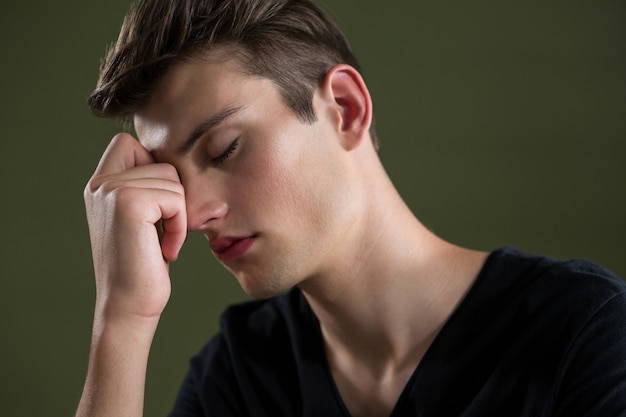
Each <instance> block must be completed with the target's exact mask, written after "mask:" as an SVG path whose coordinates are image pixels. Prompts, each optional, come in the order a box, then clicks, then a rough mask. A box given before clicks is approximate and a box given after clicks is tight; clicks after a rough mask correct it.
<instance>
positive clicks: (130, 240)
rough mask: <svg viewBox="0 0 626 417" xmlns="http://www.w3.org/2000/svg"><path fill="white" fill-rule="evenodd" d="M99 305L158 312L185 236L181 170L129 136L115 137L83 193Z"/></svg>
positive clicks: (106, 311) (123, 313) (110, 311)
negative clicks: (172, 266) (169, 264)
mask: <svg viewBox="0 0 626 417" xmlns="http://www.w3.org/2000/svg"><path fill="white" fill-rule="evenodd" d="M84 197H85V205H86V209H87V219H88V223H89V233H90V237H91V247H92V253H93V262H94V270H95V275H96V291H97V299H96V310H97V311H98V312H99V313H100V314H102V315H103V316H104V317H108V318H113V317H116V318H120V317H132V316H137V317H147V318H158V316H160V314H161V312H162V311H163V309H164V307H165V305H166V303H167V301H168V299H169V295H170V289H171V286H170V280H169V269H168V262H171V261H174V260H176V258H177V257H178V253H179V251H180V249H181V247H182V245H183V243H184V241H185V238H186V234H187V216H186V209H185V191H184V189H183V186H182V184H181V182H180V179H179V177H178V173H177V171H176V169H175V168H174V167H173V166H172V165H170V164H163V163H155V161H154V159H153V158H152V155H151V154H150V153H149V152H148V151H147V150H146V149H144V148H143V147H142V146H141V145H140V144H139V142H138V141H136V140H135V139H134V138H133V137H132V136H131V135H129V134H126V133H120V134H118V135H116V136H115V137H114V138H113V140H112V141H111V143H110V145H109V146H108V147H107V149H106V151H105V152H104V154H103V156H102V159H101V160H100V163H99V164H98V167H97V168H96V171H95V173H94V174H93V176H92V178H91V179H90V180H89V183H88V184H87V186H86V188H85V192H84Z"/></svg>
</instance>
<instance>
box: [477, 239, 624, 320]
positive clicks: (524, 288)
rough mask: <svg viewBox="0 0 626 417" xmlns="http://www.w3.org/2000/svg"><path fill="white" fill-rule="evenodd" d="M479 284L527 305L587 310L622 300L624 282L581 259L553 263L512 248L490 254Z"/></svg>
mask: <svg viewBox="0 0 626 417" xmlns="http://www.w3.org/2000/svg"><path fill="white" fill-rule="evenodd" d="M479 279H482V281H483V282H482V284H484V286H485V287H487V289H488V290H489V291H493V292H495V293H497V294H499V293H503V292H510V293H511V295H512V296H518V297H528V300H527V301H528V302H529V303H531V304H534V305H536V304H539V303H551V304H552V303H556V304H558V305H563V306H567V305H569V306H570V307H576V309H577V310H578V311H581V309H583V310H584V309H588V311H586V313H587V314H593V312H594V311H596V310H598V309H600V308H602V306H603V305H605V304H606V303H608V302H611V300H613V301H617V300H619V299H624V298H625V297H626V282H625V281H624V280H623V279H621V278H620V277H618V276H617V275H615V274H614V273H612V272H611V271H609V270H608V269H606V268H604V267H602V266H600V265H597V264H595V263H593V262H590V261H587V260H584V259H571V260H564V261H562V260H556V259H554V258H551V257H546V256H537V255H532V254H527V253H524V252H521V251H519V250H516V249H513V248H502V249H498V250H496V251H494V252H493V253H492V254H491V255H490V257H489V259H488V260H487V263H486V264H485V267H484V269H483V272H482V273H481V277H480V278H479Z"/></svg>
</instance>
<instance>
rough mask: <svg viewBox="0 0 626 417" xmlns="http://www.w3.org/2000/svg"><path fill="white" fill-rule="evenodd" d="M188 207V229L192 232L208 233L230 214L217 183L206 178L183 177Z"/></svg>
mask: <svg viewBox="0 0 626 417" xmlns="http://www.w3.org/2000/svg"><path fill="white" fill-rule="evenodd" d="M181 180H182V183H183V187H184V188H185V203H186V206H187V227H188V229H189V230H190V231H206V230H207V229H209V228H212V227H214V225H215V224H216V223H218V222H219V221H220V220H222V219H223V218H224V217H225V216H226V213H228V204H227V202H226V199H225V198H224V194H223V193H222V192H221V191H220V186H219V184H217V182H216V181H209V180H208V178H206V177H205V176H197V177H194V178H190V177H189V176H182V175H181Z"/></svg>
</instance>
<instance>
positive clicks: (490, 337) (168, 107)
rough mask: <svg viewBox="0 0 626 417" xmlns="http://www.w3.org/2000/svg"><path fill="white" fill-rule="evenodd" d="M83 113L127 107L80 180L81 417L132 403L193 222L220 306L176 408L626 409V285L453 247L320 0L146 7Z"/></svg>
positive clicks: (124, 411)
mask: <svg viewBox="0 0 626 417" xmlns="http://www.w3.org/2000/svg"><path fill="white" fill-rule="evenodd" d="M90 104H91V106H92V108H93V109H94V110H95V111H96V112H97V113H99V114H102V115H105V116H112V117H119V118H124V119H127V120H130V121H132V122H133V124H134V127H135V130H136V133H137V136H138V138H137V139H138V141H137V140H135V139H134V138H132V137H131V136H130V135H128V134H125V133H121V134H119V135H117V136H116V137H115V138H114V139H113V141H112V142H111V144H110V145H109V147H108V148H107V150H106V151H105V153H104V155H103V156H102V159H101V161H100V164H99V165H98V167H97V169H96V172H95V173H94V175H93V177H92V178H91V180H90V181H89V183H88V185H87V187H86V189H85V200H86V206H87V213H88V221H89V227H90V235H91V243H92V249H93V260H94V267H95V275H96V287H97V298H96V309H95V318H94V327H93V338H92V348H91V355H90V362H89V368H88V373H87V380H86V383H85V388H84V392H83V396H82V398H81V401H80V404H79V407H78V412H77V416H81V417H82V416H116V417H122V416H140V415H142V408H143V392H144V381H145V374H146V367H147V362H148V353H149V350H150V345H151V342H152V338H153V335H154V332H155V330H156V327H157V324H158V321H159V317H160V315H161V313H162V311H163V308H164V307H165V305H166V303H167V300H168V297H169V295H170V281H169V276H168V263H169V262H172V261H174V260H175V259H176V257H177V254H178V252H179V250H180V248H181V246H182V245H183V242H184V240H185V236H186V232H187V230H192V231H199V232H201V233H203V234H205V235H206V237H207V238H208V241H209V244H210V248H211V250H212V252H213V254H214V255H215V256H216V257H217V258H218V260H219V261H220V262H221V263H222V264H223V265H224V266H225V267H226V268H228V269H229V270H230V271H231V272H232V273H233V275H234V276H235V277H236V278H237V280H238V281H239V283H240V284H241V286H242V287H243V289H244V290H245V291H246V292H247V293H248V294H250V295H252V296H253V297H256V298H258V299H259V300H258V301H254V302H249V303H245V304H242V305H238V306H234V307H232V308H230V309H229V310H228V311H227V312H225V314H224V315H223V318H222V321H221V326H222V327H221V331H220V332H219V334H217V335H216V336H214V337H213V338H212V339H211V341H210V342H209V343H208V344H207V346H206V347H205V348H204V349H203V350H202V351H201V352H200V353H199V354H198V355H197V357H195V358H194V359H193V361H192V365H191V369H190V370H189V373H188V376H187V378H186V380H185V381H184V383H183V386H182V388H181V391H180V394H179V396H178V399H177V400H176V402H175V406H174V410H173V412H172V414H171V415H172V416H218V417H225V416H255V417H258V416H272V417H277V416H324V417H331V416H348V415H351V416H355V417H356V416H389V415H393V416H409V415H421V416H438V417H442V416H490V415H491V416H620V415H624V416H626V360H625V359H626V357H625V354H624V349H625V348H626V326H625V319H624V317H626V316H625V313H626V286H625V285H624V283H623V282H622V281H621V280H620V279H619V278H617V277H615V276H614V275H612V274H611V273H610V272H608V271H606V270H604V269H602V268H600V267H597V266H595V265H591V264H589V263H586V262H582V261H571V262H567V263H559V262H556V261H554V260H551V259H547V258H540V257H535V256H530V255H526V254H522V253H520V252H517V251H515V250H513V249H500V250H496V251H494V252H492V253H490V254H489V253H483V252H478V251H473V250H468V249H464V248H460V247H458V246H455V245H453V244H450V243H448V242H445V241H443V240H442V239H440V238H438V237H437V236H435V235H434V234H432V233H431V232H430V231H429V230H427V229H426V228H425V227H424V226H423V225H422V224H421V223H420V222H419V221H418V220H417V219H416V218H415V217H414V215H413V214H412V213H411V211H410V210H409V209H408V208H407V206H406V205H405V204H404V202H403V201H402V199H401V197H400V196H399V195H398V193H397V192H396V190H395V189H394V187H393V185H392V184H391V182H390V180H389V178H388V177H387V175H386V173H385V170H384V168H383V166H382V165H381V162H380V160H379V158H378V155H377V148H378V145H377V140H376V138H375V133H374V131H373V129H372V120H373V115H372V103H371V99H370V95H369V93H368V90H367V87H366V85H365V83H364V81H363V79H362V77H361V75H360V73H359V66H358V63H357V60H356V59H355V58H354V57H353V55H352V53H351V51H350V48H349V47H348V44H347V42H346V41H345V39H344V37H343V35H342V34H341V32H340V31H339V30H338V29H337V28H336V27H335V25H334V23H332V22H331V21H330V19H329V18H328V17H327V16H326V15H325V14H324V13H323V12H322V11H320V10H319V9H318V8H317V7H316V6H315V5H313V4H312V3H310V2H309V1H308V0H224V1H216V0H198V1H165V0H145V1H140V2H139V3H138V4H137V5H136V7H135V8H134V9H133V10H132V11H131V12H130V14H129V16H127V19H126V21H125V23H124V26H123V28H122V33H121V34H120V37H119V40H118V42H117V44H116V45H115V47H114V48H113V49H112V50H111V51H110V53H109V55H108V56H107V58H106V60H105V61H104V63H103V67H102V72H101V77H100V80H99V84H98V88H97V89H96V91H95V92H94V93H93V94H92V96H91V97H90Z"/></svg>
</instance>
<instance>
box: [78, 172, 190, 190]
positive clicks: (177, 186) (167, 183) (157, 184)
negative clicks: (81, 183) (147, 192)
mask: <svg viewBox="0 0 626 417" xmlns="http://www.w3.org/2000/svg"><path fill="white" fill-rule="evenodd" d="M160 165H163V166H161V167H158V166H156V165H144V166H141V167H136V168H132V169H129V170H126V171H124V172H121V173H118V174H114V175H109V176H100V177H94V178H93V179H92V180H91V181H90V184H89V186H90V191H91V192H96V191H97V190H100V191H102V192H105V193H108V192H111V191H113V190H115V189H117V188H123V187H133V188H153V189H165V190H170V191H174V192H178V193H179V194H183V195H184V192H185V190H184V188H183V186H182V184H181V182H180V178H179V177H178V173H177V172H176V169H174V167H172V166H171V165H167V164H160ZM161 168H167V169H161Z"/></svg>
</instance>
